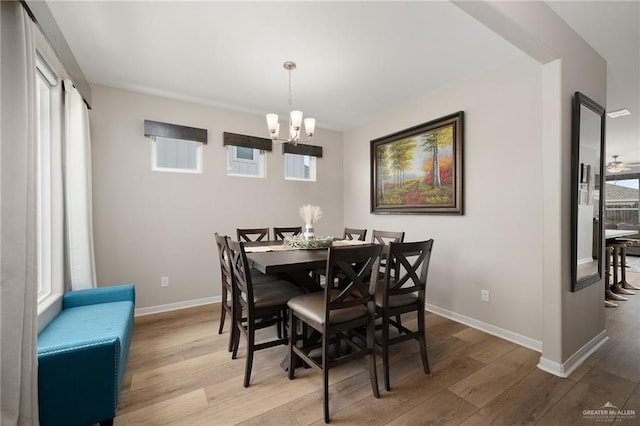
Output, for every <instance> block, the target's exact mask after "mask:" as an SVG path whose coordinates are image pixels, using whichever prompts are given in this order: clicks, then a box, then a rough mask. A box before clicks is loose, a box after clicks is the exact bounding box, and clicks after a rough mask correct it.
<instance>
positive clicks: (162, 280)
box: [160, 277, 169, 287]
mask: <svg viewBox="0 0 640 426" xmlns="http://www.w3.org/2000/svg"><path fill="white" fill-rule="evenodd" d="M160 287H169V277H162V278H160Z"/></svg>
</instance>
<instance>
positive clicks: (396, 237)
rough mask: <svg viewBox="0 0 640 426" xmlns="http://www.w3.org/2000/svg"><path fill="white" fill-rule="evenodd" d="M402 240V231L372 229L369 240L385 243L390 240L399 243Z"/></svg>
mask: <svg viewBox="0 0 640 426" xmlns="http://www.w3.org/2000/svg"><path fill="white" fill-rule="evenodd" d="M403 241H404V232H394V231H379V230H377V229H374V230H373V233H372V234H371V242H372V243H375V244H382V245H387V244H389V243H390V242H394V243H401V242H403Z"/></svg>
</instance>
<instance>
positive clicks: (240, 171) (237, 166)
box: [227, 145, 266, 177]
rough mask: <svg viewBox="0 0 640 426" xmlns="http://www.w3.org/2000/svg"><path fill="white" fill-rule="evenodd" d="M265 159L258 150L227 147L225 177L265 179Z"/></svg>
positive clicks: (262, 152) (262, 153)
mask: <svg viewBox="0 0 640 426" xmlns="http://www.w3.org/2000/svg"><path fill="white" fill-rule="evenodd" d="M265 158H266V156H265V154H264V151H262V150H260V149H256V148H247V147H243V146H234V145H227V159H228V161H227V175H229V176H250V177H265V168H266V167H265V163H266V161H265Z"/></svg>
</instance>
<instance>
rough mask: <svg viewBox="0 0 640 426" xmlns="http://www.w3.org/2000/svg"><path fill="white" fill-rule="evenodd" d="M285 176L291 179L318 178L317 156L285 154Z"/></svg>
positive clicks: (311, 179) (310, 179)
mask: <svg viewBox="0 0 640 426" xmlns="http://www.w3.org/2000/svg"><path fill="white" fill-rule="evenodd" d="M284 177H285V179H290V180H308V181H314V182H315V180H316V157H313V156H311V155H299V154H284Z"/></svg>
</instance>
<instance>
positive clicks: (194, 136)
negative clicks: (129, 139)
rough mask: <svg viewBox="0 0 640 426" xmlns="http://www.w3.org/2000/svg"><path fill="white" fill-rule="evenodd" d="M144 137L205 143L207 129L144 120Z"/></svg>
mask: <svg viewBox="0 0 640 426" xmlns="http://www.w3.org/2000/svg"><path fill="white" fill-rule="evenodd" d="M144 135H145V136H159V137H162V138H172V139H185V140H189V141H196V142H202V143H207V129H198V128H197V127H187V126H180V125H178V124H170V123H162V122H160V121H152V120H144Z"/></svg>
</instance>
